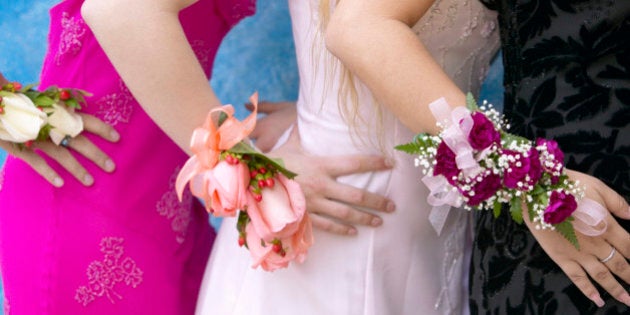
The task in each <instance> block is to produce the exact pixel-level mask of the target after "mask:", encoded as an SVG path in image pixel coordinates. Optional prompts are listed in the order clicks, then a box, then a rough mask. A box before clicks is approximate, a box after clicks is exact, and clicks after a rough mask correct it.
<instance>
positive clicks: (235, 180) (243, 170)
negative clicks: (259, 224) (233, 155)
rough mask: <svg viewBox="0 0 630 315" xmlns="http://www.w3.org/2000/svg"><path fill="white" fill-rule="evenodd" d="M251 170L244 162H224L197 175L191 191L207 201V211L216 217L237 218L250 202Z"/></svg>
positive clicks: (191, 185)
mask: <svg viewBox="0 0 630 315" xmlns="http://www.w3.org/2000/svg"><path fill="white" fill-rule="evenodd" d="M248 186H249V169H248V168H247V165H245V163H243V162H238V163H236V164H230V163H228V162H227V161H225V160H223V161H220V162H219V163H217V164H216V165H215V166H214V167H213V168H212V169H211V170H208V171H206V172H203V173H200V174H198V175H196V176H195V177H194V178H193V179H192V181H191V183H190V190H191V191H192V193H193V194H194V195H195V196H198V197H202V198H204V199H206V198H208V199H209V200H205V202H206V209H209V211H210V212H212V213H213V214H214V215H215V216H220V217H223V216H235V215H236V212H237V211H238V210H241V209H243V208H244V207H245V205H246V204H247V201H248V195H249V192H248Z"/></svg>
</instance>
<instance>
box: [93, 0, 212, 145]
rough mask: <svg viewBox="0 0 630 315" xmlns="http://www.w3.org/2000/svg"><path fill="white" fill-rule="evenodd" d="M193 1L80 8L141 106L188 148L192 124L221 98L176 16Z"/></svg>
mask: <svg viewBox="0 0 630 315" xmlns="http://www.w3.org/2000/svg"><path fill="white" fill-rule="evenodd" d="M192 2H193V1H189V0H188V1H181V0H179V1H174V0H171V1H169V0H134V1H126V0H108V1H98V0H94V1H90V0H88V1H86V2H85V3H84V5H83V8H82V14H83V17H84V19H85V21H86V23H87V24H88V25H89V26H90V28H91V29H92V31H93V33H94V35H95V36H96V38H97V40H98V41H99V44H100V45H101V46H102V47H103V49H104V50H105V53H106V54H107V56H108V57H109V59H110V60H111V62H112V64H113V65H114V67H115V68H116V70H117V71H118V73H119V74H120V76H121V77H122V78H123V80H124V82H125V84H126V85H127V86H128V88H129V90H130V91H131V92H132V94H133V95H134V97H136V99H137V100H138V101H139V103H140V105H141V106H142V108H143V109H144V110H145V111H146V112H147V114H148V115H149V116H150V117H151V118H152V119H153V120H154V121H155V122H156V123H157V125H158V126H159V127H160V128H161V129H162V130H163V131H164V132H165V133H166V134H167V135H168V136H169V137H170V138H171V139H173V140H174V141H175V142H176V143H177V144H178V145H179V146H180V147H181V148H182V149H183V150H185V151H186V152H188V153H190V151H189V150H190V149H189V139H190V136H191V135H192V131H193V129H194V128H195V127H197V126H199V125H201V124H202V123H203V121H204V119H205V117H206V114H207V112H208V110H209V109H210V108H212V107H214V106H217V105H219V104H220V102H219V100H218V99H217V97H216V95H215V94H214V92H213V90H212V88H211V87H210V85H209V84H208V80H207V78H206V76H205V74H204V72H203V69H202V68H201V66H200V64H199V62H198V61H197V59H196V57H195V54H194V52H193V50H192V48H191V47H190V45H189V43H188V41H187V39H186V36H185V34H184V31H183V29H182V27H181V24H180V22H179V18H178V13H179V11H180V10H181V9H183V8H185V7H186V6H188V5H190V4H191V3H192ZM208 31H212V30H208Z"/></svg>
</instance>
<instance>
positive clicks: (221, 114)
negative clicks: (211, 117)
mask: <svg viewBox="0 0 630 315" xmlns="http://www.w3.org/2000/svg"><path fill="white" fill-rule="evenodd" d="M227 118H228V115H227V114H226V113H225V112H219V121H218V125H219V127H220V126H221V125H223V123H224V122H225V120H226V119H227Z"/></svg>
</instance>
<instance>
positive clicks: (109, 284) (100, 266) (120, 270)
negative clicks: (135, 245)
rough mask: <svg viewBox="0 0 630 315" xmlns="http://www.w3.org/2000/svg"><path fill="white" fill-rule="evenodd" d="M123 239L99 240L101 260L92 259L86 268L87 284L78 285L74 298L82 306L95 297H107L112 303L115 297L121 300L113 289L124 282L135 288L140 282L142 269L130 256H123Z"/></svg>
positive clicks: (109, 238)
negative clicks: (102, 256)
mask: <svg viewBox="0 0 630 315" xmlns="http://www.w3.org/2000/svg"><path fill="white" fill-rule="evenodd" d="M123 241H124V240H123V239H122V238H121V237H106V238H103V240H101V244H100V246H101V252H102V253H103V255H104V258H103V260H101V261H93V262H92V263H90V265H89V266H88V268H87V272H86V273H87V276H88V282H89V283H88V285H86V286H80V287H79V288H78V289H77V291H76V294H75V296H74V299H75V300H77V302H79V303H80V304H83V306H87V305H88V304H90V303H91V302H93V301H94V300H95V299H96V298H100V297H103V296H105V297H107V299H109V301H110V302H112V304H114V303H115V299H114V298H117V299H118V300H122V298H123V297H122V296H121V295H120V294H118V293H117V292H116V291H115V290H114V289H115V287H116V286H117V285H118V284H119V283H121V282H124V283H125V284H126V285H128V286H131V287H132V288H136V287H137V286H138V285H139V284H140V283H141V282H142V270H140V268H138V266H136V262H135V261H134V260H133V259H131V258H130V257H123V254H124V248H123V245H122V244H123Z"/></svg>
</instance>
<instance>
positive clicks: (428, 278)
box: [197, 0, 498, 315]
mask: <svg viewBox="0 0 630 315" xmlns="http://www.w3.org/2000/svg"><path fill="white" fill-rule="evenodd" d="M318 1H319V0H289V6H290V12H291V18H292V23H293V32H294V38H295V44H296V51H297V59H298V68H299V72H300V92H299V99H298V102H297V106H298V127H299V134H300V137H301V142H302V146H303V147H304V149H305V150H307V151H309V152H311V153H312V154H316V155H339V154H380V153H381V152H383V151H382V149H381V148H385V149H387V151H386V152H387V154H389V155H390V156H391V157H392V158H393V159H394V160H395V168H394V169H393V170H391V171H385V172H377V173H367V174H360V175H352V176H346V177H342V178H339V181H341V182H344V183H348V184H352V185H354V186H356V187H361V188H365V189H368V190H370V191H373V192H377V193H379V194H384V195H386V196H388V197H389V198H391V199H392V200H394V202H395V203H396V206H397V208H396V211H395V212H394V213H392V214H381V216H382V217H383V220H384V223H383V225H382V226H381V227H378V228H372V227H358V235H357V236H355V237H348V236H337V235H333V234H330V233H327V232H323V231H320V230H315V244H314V245H313V247H312V248H311V249H310V251H309V253H308V257H307V259H306V262H304V263H303V264H292V265H291V266H290V267H289V268H288V269H282V270H277V271H275V272H272V273H270V272H265V271H263V270H262V269H252V268H251V262H252V261H251V258H250V257H249V253H248V252H247V251H246V250H245V249H243V248H240V247H238V245H237V238H238V235H237V232H236V228H235V222H234V220H232V219H228V220H224V222H223V224H222V227H221V230H220V232H219V235H218V237H217V239H216V242H215V245H214V249H213V252H212V255H211V257H210V261H209V263H208V266H207V269H206V273H205V276H204V281H203V284H202V289H201V293H200V296H199V301H198V308H197V314H203V315H209V314H220V315H224V314H244V315H245V314H246V315H255V314H261V315H262V314H265V315H266V314H279V315H284V314H313V315H322V314H327V315H328V314H343V315H348V314H350V315H354V314H365V315H367V314H374V315H387V314H392V315H398V314H423V315H424V314H462V313H466V312H467V292H466V290H467V287H466V282H467V267H468V259H467V257H466V252H467V249H468V248H469V247H470V245H469V244H470V243H469V242H470V232H469V230H468V224H469V221H470V220H469V219H470V218H469V214H468V213H466V212H465V211H460V210H457V211H451V214H450V216H449V219H448V221H447V223H446V225H445V227H444V229H443V231H442V233H441V234H440V235H439V236H438V235H437V233H436V231H435V230H434V229H433V228H432V226H431V225H430V223H429V220H428V215H429V212H430V207H429V206H428V205H427V203H426V197H427V190H426V188H425V187H424V185H423V184H422V183H421V182H420V178H421V176H422V173H421V170H420V169H418V168H415V167H414V162H413V158H412V157H411V156H409V155H407V154H404V153H400V152H394V150H393V147H394V146H395V145H396V144H400V143H404V142H408V141H409V140H410V139H412V137H413V133H412V132H411V131H409V130H408V129H407V128H406V127H404V126H403V125H402V124H401V123H400V122H398V121H397V120H396V119H395V118H393V117H392V115H391V114H389V113H387V112H386V113H385V114H384V115H383V118H382V119H383V120H382V121H383V125H382V127H378V124H377V123H376V122H375V121H376V118H375V117H376V116H377V115H375V114H374V106H373V102H374V101H373V98H372V96H371V95H370V94H369V92H368V90H367V89H366V88H365V87H362V86H361V87H359V94H360V99H359V102H360V104H361V114H362V115H364V117H367V119H368V121H370V126H369V127H356V126H355V128H357V129H355V130H358V131H355V132H358V133H359V134H360V135H359V136H356V135H355V134H353V132H352V131H351V129H350V128H349V127H348V125H347V124H346V123H345V121H344V119H342V118H341V117H340V115H339V110H338V106H337V95H338V93H337V89H338V85H337V82H338V80H336V77H338V76H339V73H334V74H333V75H334V77H331V74H330V73H331V72H330V71H331V70H330V69H331V67H327V66H325V65H327V64H330V61H329V59H328V58H329V55H328V53H316V51H318V49H320V48H322V47H324V46H323V45H322V43H321V36H320V35H321V34H320V33H319V32H318V21H317V16H316V15H317V12H318V10H317V4H318ZM495 20H496V17H495V16H494V15H493V14H492V13H490V12H489V11H487V10H485V8H483V7H482V5H481V4H480V3H479V2H478V1H477V0H443V1H437V2H436V3H435V4H434V5H433V7H432V8H431V9H430V10H429V11H428V13H427V14H426V15H425V16H424V17H423V18H422V20H421V21H419V22H418V24H417V25H416V26H415V27H414V30H415V31H416V33H418V35H419V37H420V39H421V40H422V41H423V42H424V43H425V44H426V46H427V47H428V48H429V50H430V51H431V53H432V54H433V56H434V57H435V58H436V60H437V61H438V62H439V63H440V64H442V66H443V67H444V69H445V70H446V72H447V73H448V74H449V75H450V76H452V77H453V79H454V80H455V81H456V83H457V84H458V85H459V87H460V88H461V89H462V90H464V91H473V92H478V90H479V87H480V83H481V80H482V78H483V77H484V74H485V71H486V69H487V66H488V63H489V60H490V58H491V56H492V55H493V54H494V53H495V52H496V49H497V47H498V34H497V33H498V32H497V30H496V24H495V23H496V22H495ZM314 43H315V44H314ZM323 82H327V83H325V84H324V83H323ZM418 105H419V108H420V106H421V104H418ZM427 114H429V113H428V112H427Z"/></svg>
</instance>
